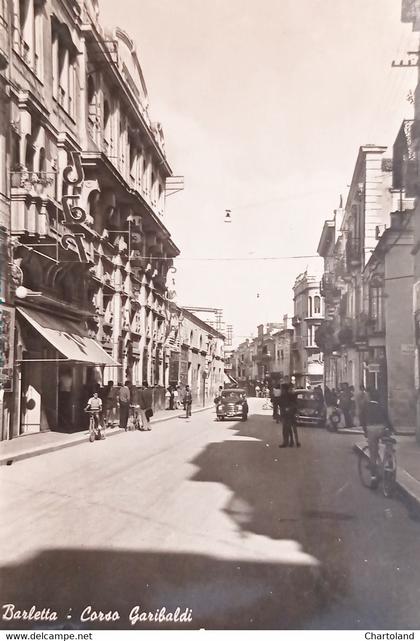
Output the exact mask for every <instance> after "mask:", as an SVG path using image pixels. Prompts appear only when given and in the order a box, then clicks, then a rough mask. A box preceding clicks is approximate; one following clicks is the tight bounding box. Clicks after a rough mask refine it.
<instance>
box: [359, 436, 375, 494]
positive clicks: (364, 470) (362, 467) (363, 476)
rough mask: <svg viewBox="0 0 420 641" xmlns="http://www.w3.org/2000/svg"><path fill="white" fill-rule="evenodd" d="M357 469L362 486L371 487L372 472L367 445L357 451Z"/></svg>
mask: <svg viewBox="0 0 420 641" xmlns="http://www.w3.org/2000/svg"><path fill="white" fill-rule="evenodd" d="M357 468H358V470H359V477H360V480H361V482H362V485H363V486H364V487H368V488H371V487H372V474H371V470H370V459H369V448H368V446H367V445H365V447H364V448H363V449H362V452H359V460H358V463H357Z"/></svg>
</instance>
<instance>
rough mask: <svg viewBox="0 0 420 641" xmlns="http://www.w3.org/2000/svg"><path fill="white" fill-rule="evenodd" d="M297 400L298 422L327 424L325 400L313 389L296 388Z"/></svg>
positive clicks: (302, 423) (321, 425) (322, 425)
mask: <svg viewBox="0 0 420 641" xmlns="http://www.w3.org/2000/svg"><path fill="white" fill-rule="evenodd" d="M295 394H296V400H297V412H296V422H297V423H299V424H300V425H319V426H320V427H324V426H325V419H326V416H327V408H326V406H325V403H324V400H323V399H322V398H320V397H319V396H318V395H317V394H316V393H315V392H314V391H313V390H308V389H297V390H295Z"/></svg>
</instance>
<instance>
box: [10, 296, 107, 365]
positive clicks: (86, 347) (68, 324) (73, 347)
mask: <svg viewBox="0 0 420 641" xmlns="http://www.w3.org/2000/svg"><path fill="white" fill-rule="evenodd" d="M17 309H18V312H19V313H20V314H21V315H22V316H23V318H25V319H26V320H27V321H28V323H30V324H31V325H32V327H33V328H34V329H36V331H37V332H39V333H40V334H41V336H42V338H44V339H45V340H46V341H48V342H49V343H50V344H51V345H52V346H53V347H54V348H55V349H56V350H57V351H59V352H60V353H61V354H63V355H64V356H65V357H66V358H67V359H68V360H69V361H75V362H77V363H89V364H90V365H109V366H112V367H117V366H118V363H117V361H114V359H113V358H111V356H109V355H108V354H107V353H106V351H105V350H104V349H102V347H101V346H100V345H99V343H97V342H96V341H95V340H93V338H89V337H88V336H86V335H85V334H86V332H85V330H84V329H83V327H82V326H81V325H80V324H79V323H76V322H75V321H70V320H67V319H65V318H60V317H58V316H52V315H51V314H47V313H46V312H39V311H34V310H32V309H31V310H29V309H25V310H23V309H22V308H20V307H18V308H17Z"/></svg>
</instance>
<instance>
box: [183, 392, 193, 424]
mask: <svg viewBox="0 0 420 641" xmlns="http://www.w3.org/2000/svg"><path fill="white" fill-rule="evenodd" d="M183 401H184V409H185V418H190V416H191V405H192V394H191V390H190V386H189V385H186V387H185V391H184V399H183Z"/></svg>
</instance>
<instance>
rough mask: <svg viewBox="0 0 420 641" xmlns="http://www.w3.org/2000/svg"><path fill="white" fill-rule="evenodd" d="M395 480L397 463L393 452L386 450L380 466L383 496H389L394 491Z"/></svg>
mask: <svg viewBox="0 0 420 641" xmlns="http://www.w3.org/2000/svg"><path fill="white" fill-rule="evenodd" d="M396 480H397V463H396V460H395V454H394V452H386V453H385V455H384V462H383V468H382V491H383V493H384V496H386V497H387V498H391V497H392V496H393V495H394V493H395V488H396Z"/></svg>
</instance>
